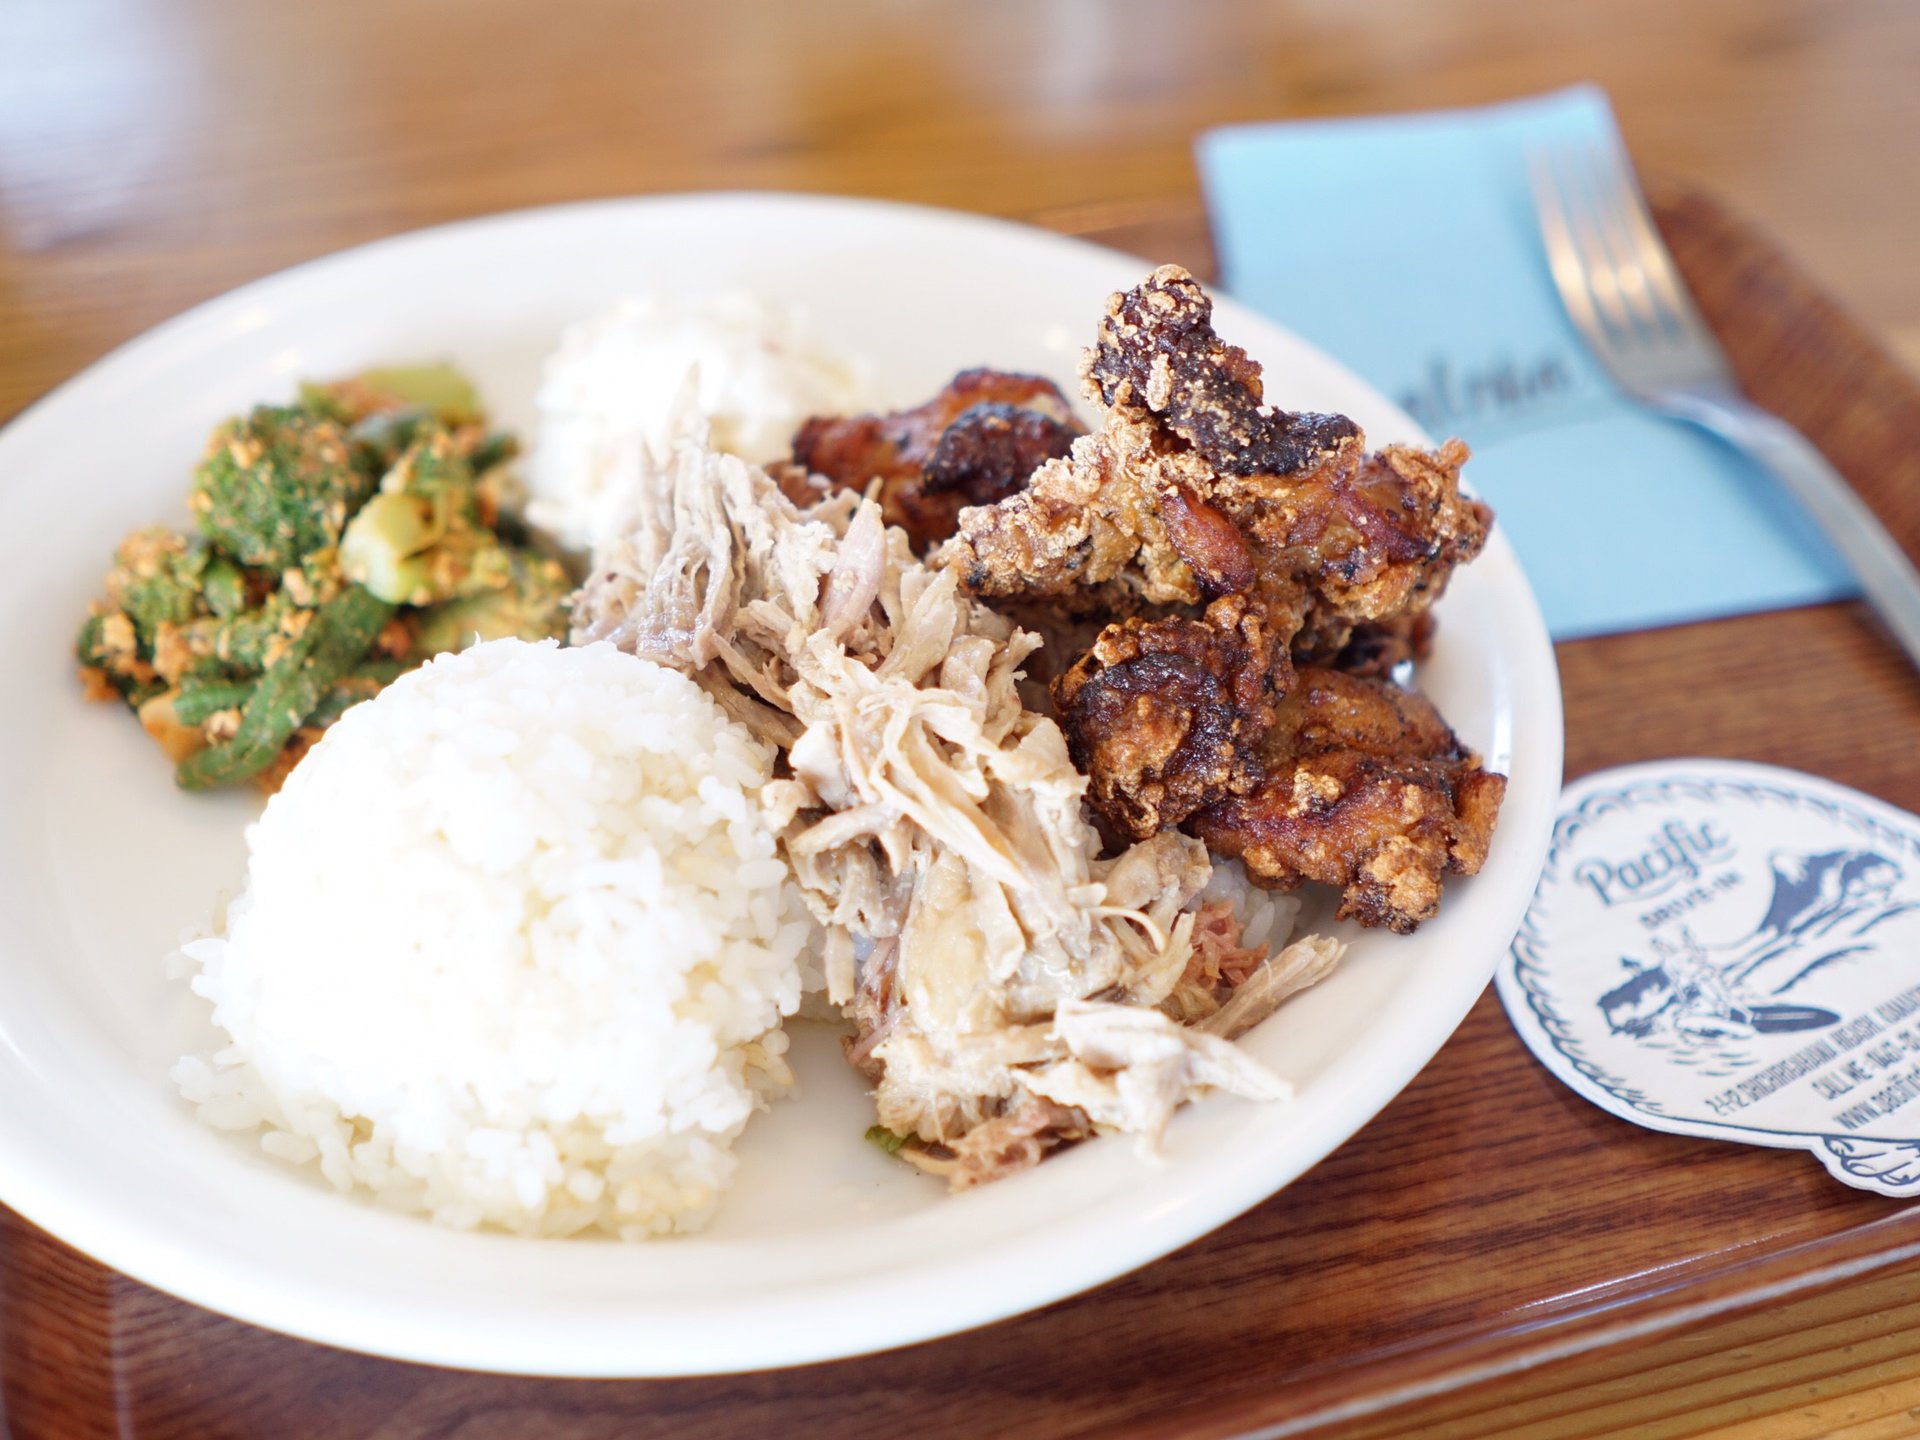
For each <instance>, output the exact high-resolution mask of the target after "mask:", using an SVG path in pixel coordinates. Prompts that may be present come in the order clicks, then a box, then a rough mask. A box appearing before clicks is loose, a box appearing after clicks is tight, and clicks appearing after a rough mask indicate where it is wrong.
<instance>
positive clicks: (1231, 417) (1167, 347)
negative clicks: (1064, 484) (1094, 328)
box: [1081, 265, 1360, 475]
mask: <svg viewBox="0 0 1920 1440" xmlns="http://www.w3.org/2000/svg"><path fill="white" fill-rule="evenodd" d="M1081 378H1082V379H1083V380H1084V381H1086V382H1087V385H1088V389H1089V394H1092V393H1095V392H1096V391H1097V393H1098V394H1099V397H1100V400H1101V403H1102V404H1104V405H1105V406H1106V407H1107V409H1108V410H1110V411H1115V412H1119V413H1122V414H1127V413H1129V412H1131V418H1134V419H1140V418H1144V416H1145V415H1146V414H1152V415H1157V416H1158V417H1159V419H1160V422H1161V424H1163V425H1164V426H1165V427H1166V428H1167V429H1168V430H1170V431H1172V432H1173V433H1174V434H1175V435H1177V436H1179V437H1180V438H1181V439H1182V440H1184V441H1186V443H1187V444H1188V445H1190V446H1191V447H1192V448H1193V450H1194V452H1195V453H1196V454H1198V456H1199V457H1200V458H1201V459H1202V460H1203V461H1205V462H1206V464H1207V465H1208V466H1209V467H1211V468H1212V469H1213V470H1215V471H1216V472H1218V473H1220V474H1223V475H1292V474H1294V473H1296V472H1298V471H1302V470H1308V469H1312V468H1313V467H1314V466H1316V465H1318V464H1319V463H1320V462H1321V461H1323V460H1324V459H1326V457H1327V456H1329V455H1331V454H1332V453H1333V452H1334V451H1335V450H1336V449H1338V448H1339V447H1340V446H1341V444H1342V443H1343V442H1345V441H1347V440H1353V439H1358V438H1359V436H1360V427H1359V426H1357V425H1355V424H1354V423H1353V421H1351V420H1349V419H1348V418H1347V417H1346V416H1344V415H1315V414H1290V413H1288V412H1287V411H1284V410H1266V409H1263V408H1262V406H1261V400H1262V396H1263V391H1262V386H1261V380H1260V367H1259V365H1258V364H1256V363H1255V362H1254V361H1252V360H1251V359H1249V358H1248V357H1247V352H1246V351H1244V350H1242V349H1241V348H1240V347H1239V346H1238V345H1229V344H1227V343H1226V342H1225V341H1223V340H1222V339H1221V338H1220V337H1219V336H1218V335H1216V334H1215V333H1214V330H1213V301H1212V300H1211V299H1210V298H1209V297H1208V295H1207V292H1206V291H1205V290H1203V289H1201V288H1200V282H1199V281H1197V280H1195V279H1194V278H1193V276H1191V275H1189V274H1188V273H1187V272H1186V271H1185V270H1182V269H1181V268H1180V267H1179V266H1178V265H1162V266H1161V267H1160V268H1159V269H1158V270H1155V271H1154V272H1153V274H1152V275H1150V276H1148V277H1147V282H1146V283H1145V284H1144V285H1140V286H1136V287H1135V288H1134V289H1132V290H1127V291H1122V292H1120V293H1119V294H1116V295H1113V296H1110V297H1109V298H1108V300H1107V316H1106V319H1105V320H1104V321H1103V322H1102V323H1101V326H1100V338H1099V341H1098V343H1097V344H1095V346H1094V348H1093V349H1092V350H1091V351H1089V352H1088V354H1087V358H1086V362H1085V363H1084V364H1083V366H1082V367H1081Z"/></svg>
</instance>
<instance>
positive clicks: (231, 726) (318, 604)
mask: <svg viewBox="0 0 1920 1440" xmlns="http://www.w3.org/2000/svg"><path fill="white" fill-rule="evenodd" d="M517 453H518V446H517V444H516V443H515V441H514V440H513V438H512V437H511V436H509V435H505V434H500V433H496V432H492V431H490V430H489V429H488V428H487V424H486V416H485V415H484V414H483V413H482V412H481V409H480V406H479V403H478V400H477V397H476V395H475V393H474V389H473V386H472V384H471V383H470V382H469V381H468V380H467V379H466V377H465V376H464V375H462V374H461V373H460V372H459V371H457V370H455V369H453V368H452V367H451V366H446V365H420V366H405V367H395V368H390V369H381V370H369V371H366V372H364V373H363V374H360V375H356V376H353V377H351V378H349V379H346V380H341V381H336V382H333V383H330V384H305V385H302V386H301V387H300V394H299V399H298V401H297V402H296V403H295V404H292V405H279V406H275V405H261V406H257V407H255V408H254V409H253V410H252V411H251V412H250V413H249V414H247V415H244V416H239V417H236V418H234V419H232V420H229V421H227V422H226V423H225V424H223V425H221V426H220V427H219V428H218V429H216V430H215V431H214V432H213V435H212V438H211V439H210V440H209V441H208V442H207V453H206V456H205V458H204V459H202V460H201V462H200V465H199V467H198V468H197V469H196V471H195V472H194V481H193V490H192V493H191V495H190V496H189V497H188V504H189V507H190V508H191V510H192V512H193V519H194V530H193V531H192V532H191V533H181V532H179V531H174V530H168V529H163V528H152V529H144V530H138V531H136V532H134V533H133V534H132V535H130V536H128V537H127V538H126V540H124V541H123V542H121V545H120V547H119V549H118V550H117V551H115V553H114V563H113V568H112V569H111V570H110V571H108V573H107V579H106V592H107V598H106V600H105V601H104V602H98V601H96V602H95V603H94V605H93V606H92V607H91V610H90V612H89V614H88V616H87V619H86V622H85V624H83V625H82V626H81V629H80V638H79V642H78V644H77V646H76V651H77V654H78V657H79V660H80V667H81V675H82V678H83V680H84V681H85V683H86V685H87V688H88V693H89V695H90V696H92V697H93V698H96V699H102V700H106V699H118V700H121V701H124V702H125V703H126V705H127V706H128V707H129V708H131V709H132V710H133V711H134V712H135V713H136V714H137V715H138V716H139V718H140V723H141V724H142V725H143V726H144V727H145V728H146V730H147V732H148V733H149V734H151V735H152V736H153V737H154V738H155V739H156V740H157V741H159V743H160V745H161V747H162V749H164V750H165V751H166V753H167V755H168V756H169V758H171V759H172V760H173V761H174V763H175V765H176V766H177V767H178V769H177V771H176V776H177V779H178V780H179V783H180V784H181V786H183V787H184V788H186V789H188V790H205V789H211V788H213V787H215V786H219V785H230V784H233V783H236V782H238V781H241V780H248V779H251V780H254V781H255V782H257V783H258V784H259V785H260V786H261V787H262V788H263V789H266V790H269V791H271V790H275V789H277V788H279V784H280V782H281V781H282V780H283V779H285V777H286V774H287V772H288V771H289V770H290V769H291V768H292V767H293V765H294V763H295V762H296V761H297V760H299V758H300V757H301V756H302V755H303V754H305V753H306V751H307V750H308V749H309V748H310V747H311V746H312V744H313V743H314V741H315V740H317V739H318V738H319V736H320V734H321V733H322V732H323V731H324V730H325V729H326V727H327V726H328V725H330V724H332V723H333V722H334V721H335V720H337V719H338V718H339V717H340V716H341V715H342V714H343V713H344V712H345V711H346V710H347V709H348V708H349V707H351V706H353V705H355V704H357V703H359V702H360V701H362V700H366V699H370V698H372V697H373V696H374V695H376V694H378V693H379V691H380V689H381V688H382V687H383V686H385V685H387V684H388V683H390V682H391V681H393V680H394V679H396V678H398V677H399V676H400V675H402V674H404V673H405V672H406V671H408V670H410V669H412V668H414V667H415V666H416V665H419V664H421V663H422V662H424V661H426V660H429V659H431V658H432V657H433V656H435V655H437V654H440V653H442V652H443V651H448V650H458V649H462V648H464V647H465V646H466V645H469V644H471V643H473V642H474V641H476V640H493V639H500V638H503V637H505V636H509V635H512V636H518V637H520V638H522V639H526V640H540V639H545V638H547V637H549V636H555V637H564V636H565V634H566V629H567V614H566V605H567V596H568V594H569V593H570V592H571V590H572V584H571V581H570V580H569V577H568V575H567V572H566V569H565V567H564V566H562V565H561V564H560V562H559V561H558V560H556V559H554V558H552V557H551V556H548V555H544V554H541V553H539V552H538V551H536V550H534V549H532V548H531V547H530V546H529V545H528V544H527V543H526V541H527V536H526V535H525V533H524V531H523V530H522V529H521V528H520V526H519V524H518V522H517V521H516V520H515V519H514V517H513V516H512V515H511V514H510V513H509V512H508V511H507V510H506V509H505V508H504V502H505V501H506V500H507V499H508V498H509V495H508V488H509V486H510V484H511V480H510V476H509V472H508V470H507V468H506V462H507V461H509V460H511V459H512V458H513V457H514V455H515V454H517Z"/></svg>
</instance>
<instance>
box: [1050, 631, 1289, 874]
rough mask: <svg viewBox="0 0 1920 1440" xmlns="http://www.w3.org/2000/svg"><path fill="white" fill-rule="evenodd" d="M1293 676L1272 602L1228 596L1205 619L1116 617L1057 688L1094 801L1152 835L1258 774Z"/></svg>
mask: <svg viewBox="0 0 1920 1440" xmlns="http://www.w3.org/2000/svg"><path fill="white" fill-rule="evenodd" d="M1292 678H1293V677H1292V671H1291V667H1290V666H1289V664H1288V662H1287V651H1286V645H1285V642H1284V639H1280V638H1277V637H1275V636H1274V635H1273V634H1271V633H1270V632H1269V630H1268V629H1267V625H1266V618H1265V615H1264V612H1263V611H1262V610H1261V609H1260V608H1259V607H1258V606H1254V605H1250V604H1248V603H1247V602H1246V601H1245V600H1244V599H1243V598H1242V597H1239V596H1229V597H1226V598H1223V599H1221V600H1217V601H1215V602H1214V603H1213V604H1212V605H1211V606H1209V607H1208V609H1207V612H1206V615H1205V617H1204V618H1203V619H1201V620H1189V619H1186V618H1184V617H1182V616H1177V615H1175V616H1168V617H1166V618H1163V619H1159V620H1144V619H1139V618H1134V619H1129V620H1125V621H1122V622H1120V623H1118V624H1114V625H1109V626H1108V627H1107V628H1106V629H1105V630H1103V631H1102V632H1101V633H1100V637H1099V639H1098V640H1096V641H1095V642H1094V645H1093V648H1092V649H1091V650H1089V651H1088V652H1087V653H1086V654H1085V655H1083V656H1081V657H1080V659H1079V661H1078V662H1077V663H1076V664H1075V665H1074V666H1073V668H1072V669H1070V670H1068V671H1067V672H1066V673H1065V674H1064V675H1061V676H1060V677H1059V678H1058V679H1056V680H1055V681H1054V682H1053V687H1052V688H1053V701H1054V706H1055V708H1056V709H1057V710H1058V712H1059V715H1060V723H1061V727H1062V728H1063V729H1064V730H1065V731H1066V734H1067V748H1068V753H1069V754H1071V756H1072V757H1073V763H1074V765H1075V767H1076V768H1077V769H1079V770H1080V771H1081V772H1082V773H1083V774H1085V775H1086V776H1087V777H1088V779H1089V782H1090V784H1089V790H1088V798H1089V799H1090V800H1091V801H1092V802H1093V806H1094V809H1095V810H1096V811H1098V812H1099V814H1100V816H1101V818H1102V819H1104V820H1105V821H1106V822H1107V824H1108V826H1109V827H1110V828H1112V829H1113V830H1114V831H1116V832H1118V833H1119V834H1121V835H1123V836H1125V837H1126V838H1128V839H1135V840H1143V839H1146V838H1147V837H1148V836H1151V835H1155V834H1157V833H1159V832H1160V831H1161V830H1163V829H1166V828H1167V827H1168V826H1171V825H1178V824H1179V823H1180V822H1181V821H1182V820H1184V819H1186V817H1187V816H1188V815H1190V814H1192V813H1193V812H1194V811H1195V810H1197V809H1199V808H1200V807H1201V806H1202V805H1205V804H1208V803H1209V802H1211V801H1213V800H1217V799H1219V798H1220V797H1222V796H1226V795H1244V794H1246V793H1247V792H1248V791H1249V790H1251V789H1253V788H1254V787H1255V786H1256V785H1258V784H1259V783H1260V781H1261V780H1262V779H1263V778H1264V771H1263V770H1262V767H1261V764H1260V760H1259V756H1258V754H1257V750H1256V747H1257V746H1258V744H1259V742H1260V740H1261V738H1262V737H1263V736H1264V735H1265V734H1266V733H1267V730H1268V729H1269V727H1271V725H1272V724H1273V716H1274V703H1275V701H1276V700H1277V699H1278V698H1279V696H1280V695H1281V694H1283V693H1285V690H1286V688H1287V686H1288V684H1290V683H1291V681H1292Z"/></svg>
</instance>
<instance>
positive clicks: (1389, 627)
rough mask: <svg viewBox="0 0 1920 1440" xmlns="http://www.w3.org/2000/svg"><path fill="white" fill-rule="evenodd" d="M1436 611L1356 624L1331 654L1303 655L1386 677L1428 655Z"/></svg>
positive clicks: (1356, 672) (1333, 666) (1352, 672)
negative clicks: (1342, 643)
mask: <svg viewBox="0 0 1920 1440" xmlns="http://www.w3.org/2000/svg"><path fill="white" fill-rule="evenodd" d="M1433 631H1434V623H1433V612H1432V611H1430V610H1420V611H1416V612H1415V613H1414V614H1412V615H1401V616H1398V617H1396V618H1395V619H1392V620H1372V621H1368V622H1367V623H1366V624H1364V625H1356V626H1354V627H1353V633H1352V634H1351V635H1350V636H1348V638H1347V643H1346V644H1345V645H1343V646H1341V647H1340V649H1339V651H1338V653H1336V654H1334V655H1332V656H1330V657H1328V656H1317V657H1316V656H1302V657H1300V658H1301V659H1302V660H1303V661H1305V662H1306V663H1309V664H1324V665H1326V666H1328V667H1330V668H1331V669H1334V670H1344V671H1345V672H1346V673H1347V674H1349V675H1364V676H1366V677H1368V678H1369V679H1374V680H1384V679H1387V678H1389V677H1390V676H1392V674H1393V672H1394V671H1395V670H1397V669H1398V668H1399V667H1400V666H1402V665H1405V664H1408V663H1410V662H1413V661H1417V660H1424V659H1426V658H1427V653H1428V652H1429V651H1430V650H1432V649H1433Z"/></svg>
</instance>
